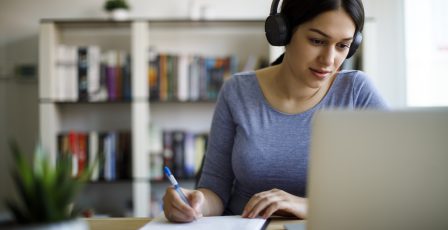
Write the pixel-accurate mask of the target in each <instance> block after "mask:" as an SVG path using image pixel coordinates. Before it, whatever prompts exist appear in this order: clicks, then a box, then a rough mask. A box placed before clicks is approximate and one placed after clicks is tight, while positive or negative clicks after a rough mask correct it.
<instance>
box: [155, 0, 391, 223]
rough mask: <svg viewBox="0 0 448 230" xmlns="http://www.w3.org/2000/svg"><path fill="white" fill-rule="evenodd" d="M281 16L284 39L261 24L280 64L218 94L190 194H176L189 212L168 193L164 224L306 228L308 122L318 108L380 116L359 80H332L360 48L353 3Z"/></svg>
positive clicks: (344, 0) (330, 0)
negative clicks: (233, 221)
mask: <svg viewBox="0 0 448 230" xmlns="http://www.w3.org/2000/svg"><path fill="white" fill-rule="evenodd" d="M276 5H278V1H274V3H273V7H272V8H273V9H274V11H276V8H277V7H276ZM272 14H273V13H272V12H271V16H270V17H272ZM280 15H281V16H280V17H282V18H281V19H280V20H285V22H284V24H285V26H286V29H287V30H286V33H285V34H284V35H281V37H280V39H277V38H275V37H274V39H272V37H270V36H276V35H275V34H274V35H272V34H269V33H271V32H272V31H270V30H271V28H270V27H271V26H272V25H270V24H272V22H270V18H268V20H267V25H266V26H267V37H268V40H269V41H270V42H271V43H272V44H273V45H285V53H284V55H282V56H281V57H280V58H279V60H277V61H276V62H275V65H273V66H270V67H267V68H265V69H260V70H257V71H254V72H244V73H239V74H235V75H234V76H233V77H232V78H231V79H230V80H229V81H227V82H226V83H225V84H224V86H223V88H222V89H221V92H220V96H219V99H218V102H217V106H216V110H215V114H214V117H213V122H212V128H211V133H210V137H209V144H208V149H207V153H206V157H205V162H204V168H203V172H202V176H201V179H200V181H199V185H198V189H197V190H187V189H184V190H183V191H184V192H185V194H186V195H187V197H188V199H189V201H190V203H191V207H190V206H189V205H188V204H185V203H184V202H182V200H181V199H180V198H179V196H178V195H177V194H176V192H175V191H174V190H173V189H172V188H168V189H167V191H166V194H165V196H164V200H163V201H164V212H165V216H166V217H167V218H168V219H169V220H171V221H175V222H189V221H192V220H194V219H195V218H199V217H200V216H202V215H204V216H211V215H223V214H224V215H226V214H229V215H239V214H241V215H242V217H246V218H254V217H256V216H262V217H263V218H268V217H269V216H271V215H273V214H276V215H284V216H295V217H298V218H306V217H307V199H306V194H305V192H306V173H307V161H308V150H309V141H310V122H311V119H312V115H313V114H314V113H315V112H316V111H317V110H319V109H323V108H349V109H356V108H385V107H386V104H385V102H384V100H383V99H382V98H381V97H380V96H379V95H378V93H377V91H376V90H375V88H374V87H373V86H372V84H371V83H370V82H369V81H368V79H367V77H366V76H365V74H364V73H362V72H360V71H338V70H339V68H340V66H341V65H342V63H343V61H344V60H345V59H346V58H347V57H348V56H351V55H352V54H353V53H354V51H355V50H356V49H355V48H354V46H355V45H356V46H357V45H359V42H360V41H359V40H360V32H361V31H362V28H363V24H364V9H363V6H362V2H361V0H319V1H315V0H300V1H298V0H284V1H283V4H282V8H281V12H280ZM277 23H278V20H277V19H275V21H274V22H273V24H277ZM281 23H283V22H281ZM281 23H280V24H281ZM288 25H289V26H288ZM274 26H276V25H274ZM280 26H283V25H280ZM273 31H274V32H275V31H278V32H277V33H283V32H282V31H283V30H282V29H274V30H273ZM282 36H283V37H282ZM276 39H277V40H276ZM355 39H358V41H356V42H354V40H355ZM278 40H280V42H279V41H278ZM355 43H357V44H355ZM351 46H352V47H351Z"/></svg>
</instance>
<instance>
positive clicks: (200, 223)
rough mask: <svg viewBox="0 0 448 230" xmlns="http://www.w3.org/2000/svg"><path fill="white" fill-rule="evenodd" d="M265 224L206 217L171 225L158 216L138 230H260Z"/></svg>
mask: <svg viewBox="0 0 448 230" xmlns="http://www.w3.org/2000/svg"><path fill="white" fill-rule="evenodd" d="M265 222H266V220H265V219H262V218H254V219H249V218H242V217H241V216H207V217H201V218H199V219H198V220H195V221H193V222H190V223H172V222H169V221H168V220H167V219H166V218H165V215H163V214H162V215H160V216H158V217H156V218H154V219H153V220H151V221H150V222H148V223H147V224H145V226H143V227H142V228H140V230H153V229H160V230H164V229H166V230H170V229H172V230H174V229H179V230H182V229H195V230H201V229H212V228H216V229H219V230H233V229H239V230H240V229H241V230H244V229H248V230H249V229H250V230H256V229H261V228H262V227H263V225H264V223H265Z"/></svg>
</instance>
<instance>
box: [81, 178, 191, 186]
mask: <svg viewBox="0 0 448 230" xmlns="http://www.w3.org/2000/svg"><path fill="white" fill-rule="evenodd" d="M178 181H180V182H182V181H183V182H195V181H196V179H195V178H186V179H182V178H179V179H178ZM133 182H149V183H154V184H164V183H170V181H169V180H165V179H163V180H153V179H144V178H134V179H118V180H111V181H106V180H98V181H89V182H87V184H89V185H102V184H127V183H133Z"/></svg>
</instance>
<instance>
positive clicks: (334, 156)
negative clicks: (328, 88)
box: [288, 108, 448, 230]
mask: <svg viewBox="0 0 448 230" xmlns="http://www.w3.org/2000/svg"><path fill="white" fill-rule="evenodd" d="M309 161H310V162H309V175H308V191H307V193H308V198H309V216H308V220H307V223H306V228H307V230H316V229H318V230H327V229H332V230H335V229H336V230H338V229H344V230H345V229H363V230H369V229H375V230H377V229H407V230H412V229H419V230H421V229H448V108H433V109H406V110H400V111H320V112H318V113H316V114H315V116H314V118H313V124H312V139H311V146H310V160H309ZM288 229H289V228H288Z"/></svg>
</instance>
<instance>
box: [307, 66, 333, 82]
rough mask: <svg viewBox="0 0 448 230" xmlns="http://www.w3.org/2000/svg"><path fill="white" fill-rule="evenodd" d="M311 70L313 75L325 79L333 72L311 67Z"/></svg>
mask: <svg viewBox="0 0 448 230" xmlns="http://www.w3.org/2000/svg"><path fill="white" fill-rule="evenodd" d="M310 70H311V73H313V75H314V76H316V77H318V78H319V79H324V78H326V77H327V76H328V75H329V74H330V73H331V71H328V70H322V69H313V68H310Z"/></svg>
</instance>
